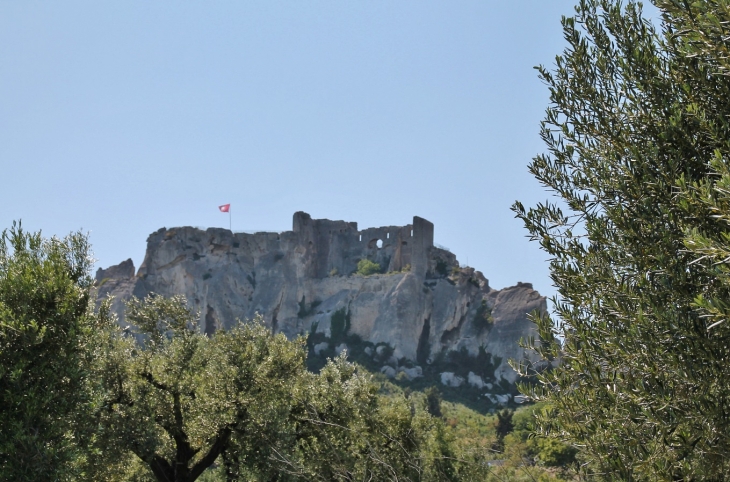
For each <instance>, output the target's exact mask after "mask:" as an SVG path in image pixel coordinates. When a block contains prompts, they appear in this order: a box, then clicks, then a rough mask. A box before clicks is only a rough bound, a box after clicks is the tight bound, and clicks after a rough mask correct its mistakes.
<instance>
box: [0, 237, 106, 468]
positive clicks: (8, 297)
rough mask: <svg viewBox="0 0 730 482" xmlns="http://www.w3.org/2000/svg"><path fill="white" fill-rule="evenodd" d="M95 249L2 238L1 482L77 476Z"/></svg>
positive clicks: (69, 240)
mask: <svg viewBox="0 0 730 482" xmlns="http://www.w3.org/2000/svg"><path fill="white" fill-rule="evenodd" d="M91 263H92V262H91V258H90V256H89V244H88V241H87V238H86V236H84V235H83V234H81V233H74V234H71V235H69V236H67V237H65V238H63V239H59V238H55V237H54V238H50V239H49V238H44V237H43V236H41V233H40V232H37V233H29V232H26V231H24V230H23V229H22V226H21V224H20V223H17V224H16V223H14V224H13V227H12V228H10V229H9V230H5V231H3V232H2V235H1V236H0V480H71V479H74V478H75V477H76V476H77V475H78V466H79V460H81V459H82V458H83V457H82V453H83V450H82V449H83V443H84V440H86V438H85V437H84V433H85V431H84V427H82V423H81V422H82V421H83V417H82V416H80V414H81V413H82V412H83V410H84V409H85V408H87V407H88V403H89V397H88V396H87V394H88V392H87V391H86V390H85V389H84V387H85V384H86V382H87V378H88V377H87V376H88V372H87V370H86V368H85V367H86V364H85V360H86V353H87V344H88V343H89V341H90V340H91V338H92V336H91V335H92V334H93V332H94V331H95V330H94V329H95V321H94V320H95V318H94V316H93V312H92V311H90V310H89V291H90V287H91V284H92V281H91V278H90V276H89V269H90V267H91Z"/></svg>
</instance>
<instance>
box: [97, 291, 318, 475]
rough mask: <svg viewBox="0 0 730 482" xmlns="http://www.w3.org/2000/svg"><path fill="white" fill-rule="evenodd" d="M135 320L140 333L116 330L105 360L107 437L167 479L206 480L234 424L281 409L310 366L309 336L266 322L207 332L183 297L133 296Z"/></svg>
mask: <svg viewBox="0 0 730 482" xmlns="http://www.w3.org/2000/svg"><path fill="white" fill-rule="evenodd" d="M126 319H127V320H128V321H129V322H130V323H132V324H133V325H134V326H136V327H137V329H136V330H133V332H132V333H129V334H125V333H123V332H120V331H118V330H117V331H115V332H114V333H113V334H112V335H111V336H110V337H109V339H108V343H107V345H106V347H105V349H104V350H102V351H101V352H100V354H99V356H98V357H97V362H98V365H97V376H98V377H99V379H100V380H101V382H100V383H101V386H102V387H103V390H104V397H103V403H102V404H101V408H100V410H99V411H98V414H97V416H98V420H99V422H98V423H99V427H100V428H99V436H98V440H97V443H98V445H99V446H101V447H104V449H105V450H107V451H109V450H117V451H119V452H127V453H130V452H131V453H132V454H134V456H136V457H137V458H138V459H139V460H140V461H142V462H143V463H144V464H145V465H146V466H147V467H148V468H149V470H150V471H151V473H152V474H154V477H155V478H156V479H157V480H160V481H166V482H167V481H170V482H172V481H175V482H189V481H194V480H196V479H197V478H198V477H199V476H200V475H201V474H202V473H203V472H204V471H205V470H206V469H207V468H208V467H210V466H211V465H212V464H213V462H215V461H216V459H217V458H218V457H219V456H220V455H221V454H222V453H223V451H224V450H226V449H227V448H229V446H230V443H231V436H232V434H233V432H234V430H235V431H238V432H244V433H245V432H246V431H247V430H253V429H255V425H254V424H253V423H252V420H253V419H260V418H262V417H264V415H262V414H264V413H265V414H269V415H270V414H274V413H276V411H277V406H278V405H279V404H281V403H285V401H286V400H287V398H288V397H290V396H291V387H292V385H293V382H294V381H296V380H297V378H298V377H299V376H300V374H301V373H302V372H303V371H304V369H305V368H304V357H305V351H304V344H303V340H301V339H300V340H297V341H294V342H290V341H288V340H287V339H286V337H285V336H284V335H281V334H280V335H272V334H271V333H270V332H269V331H268V330H267V329H266V328H265V327H264V326H263V324H262V323H260V320H254V322H251V323H246V324H243V323H240V324H238V325H237V326H234V327H233V328H231V329H230V330H226V331H218V332H216V333H215V334H213V335H211V336H207V335H206V334H204V333H201V332H200V331H199V330H198V328H197V324H196V320H197V316H196V314H195V313H194V312H193V311H191V310H190V309H189V308H188V307H187V305H186V301H185V298H184V297H181V296H178V297H173V298H164V297H161V296H149V297H147V298H146V299H144V300H139V299H132V300H131V301H130V302H129V303H128V304H127V311H126ZM274 420H275V418H274Z"/></svg>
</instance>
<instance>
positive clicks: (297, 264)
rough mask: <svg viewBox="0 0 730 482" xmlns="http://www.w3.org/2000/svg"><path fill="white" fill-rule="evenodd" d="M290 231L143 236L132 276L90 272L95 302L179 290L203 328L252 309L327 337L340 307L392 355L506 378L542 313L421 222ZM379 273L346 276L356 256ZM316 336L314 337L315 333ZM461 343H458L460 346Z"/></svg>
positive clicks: (354, 329) (533, 294) (303, 219)
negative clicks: (466, 359) (468, 263)
mask: <svg viewBox="0 0 730 482" xmlns="http://www.w3.org/2000/svg"><path fill="white" fill-rule="evenodd" d="M293 224H294V226H293V230H292V231H286V232H282V233H255V234H246V233H232V232H231V231H229V230H226V229H215V228H210V229H207V230H205V231H204V230H201V229H197V228H192V227H182V228H173V229H165V228H163V229H160V230H159V231H157V232H155V233H153V234H152V235H150V237H149V238H148V240H147V253H146V255H145V259H144V262H143V263H142V266H140V268H139V271H138V272H137V273H136V274H135V273H134V266H133V265H132V264H131V260H128V261H125V262H124V263H122V264H121V265H119V266H116V267H111V268H109V269H107V270H102V269H100V270H99V272H98V273H97V286H98V290H99V297H100V298H101V297H104V296H107V295H113V296H115V302H114V305H113V309H114V310H115V311H116V312H117V314H118V315H119V317H120V320H122V322H123V319H124V313H123V304H122V302H123V301H124V300H126V299H128V298H129V297H130V296H132V295H134V296H138V297H143V296H145V295H147V294H148V293H158V294H162V295H166V296H169V295H173V294H184V295H185V296H186V297H187V298H188V300H189V302H190V303H191V305H192V306H193V307H194V308H195V309H197V310H199V312H200V326H201V329H202V330H204V331H205V332H208V333H210V332H212V331H214V330H216V329H219V328H226V327H227V326H230V325H231V324H232V323H234V322H235V320H237V319H249V318H252V317H253V316H254V315H255V314H256V313H260V314H262V315H263V317H264V318H265V320H266V323H267V324H268V325H269V326H270V327H271V328H272V329H273V330H275V331H277V332H283V333H285V334H286V335H287V336H290V337H291V336H296V335H297V334H300V333H310V332H315V333H321V334H324V336H325V337H329V336H331V332H332V326H331V325H332V319H333V317H334V315H335V314H336V313H346V314H347V320H348V326H349V333H351V334H356V335H359V336H360V337H361V338H362V339H363V340H365V341H368V342H371V343H372V344H373V345H383V344H387V345H390V347H392V349H393V356H394V357H395V358H396V359H402V358H405V359H407V360H411V361H413V363H414V364H419V365H424V364H425V365H428V364H429V363H431V362H432V361H433V360H435V359H436V358H437V357H438V356H439V355H441V356H443V354H445V353H447V352H450V351H463V350H465V351H467V352H468V353H470V354H472V355H476V354H477V353H478V352H479V350H480V347H482V348H483V349H484V351H486V352H487V353H490V354H492V355H493V356H496V357H499V358H501V363H500V364H499V366H498V367H497V368H496V371H495V373H494V375H495V378H496V379H499V378H500V377H502V378H504V379H507V380H509V381H513V380H514V379H515V378H516V374H515V373H514V371H513V370H512V369H511V368H510V367H509V366H508V365H507V363H506V362H507V360H508V359H521V358H523V357H524V356H525V353H524V352H523V350H522V349H521V348H520V347H519V346H518V340H519V339H520V338H526V337H528V336H534V335H535V331H534V325H533V324H532V323H531V322H530V321H529V320H528V319H527V314H528V313H529V312H530V311H532V310H535V309H539V310H545V308H546V303H545V298H544V297H541V296H540V295H539V293H538V292H537V291H535V290H533V289H532V286H531V285H530V284H526V283H519V284H518V285H517V286H514V287H511V288H505V289H503V290H499V291H498V290H494V289H492V288H490V287H489V283H488V281H487V279H485V278H484V276H483V275H482V273H481V272H479V271H475V270H474V269H473V268H460V267H459V264H458V262H457V260H456V257H455V256H454V255H453V254H452V253H450V252H449V251H447V250H445V249H440V248H438V247H436V246H434V244H433V224H431V223H430V222H428V221H427V220H425V219H422V218H419V217H414V218H413V224H409V225H407V226H385V227H380V228H369V229H364V230H358V228H357V223H352V222H344V221H330V220H327V219H312V218H311V217H310V216H309V215H308V214H306V213H303V212H298V213H296V214H294V223H293ZM362 259H368V260H370V261H373V262H375V263H378V264H379V265H380V266H381V268H382V273H381V274H373V275H370V276H362V275H359V274H357V273H356V271H357V265H358V262H359V261H360V260H362ZM319 336H320V338H321V335H319ZM462 349H463V350H462Z"/></svg>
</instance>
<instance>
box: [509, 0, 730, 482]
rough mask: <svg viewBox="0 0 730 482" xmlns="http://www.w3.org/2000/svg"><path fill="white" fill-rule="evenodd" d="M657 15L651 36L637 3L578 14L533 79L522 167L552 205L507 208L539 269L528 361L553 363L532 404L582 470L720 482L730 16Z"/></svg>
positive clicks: (727, 292) (604, 4)
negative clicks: (531, 119)
mask: <svg viewBox="0 0 730 482" xmlns="http://www.w3.org/2000/svg"><path fill="white" fill-rule="evenodd" d="M654 3H655V5H656V6H657V7H658V8H659V9H660V11H661V14H662V16H661V26H655V25H654V24H653V23H651V22H650V21H649V20H647V19H645V18H644V17H643V16H642V8H641V5H640V4H638V3H636V2H633V1H629V2H626V3H623V2H617V1H609V0H605V1H598V0H583V1H581V2H580V4H579V5H578V6H577V7H576V13H575V15H574V16H572V17H566V18H564V19H563V29H564V33H565V38H566V40H567V42H568V48H567V49H566V50H565V52H564V53H563V54H562V55H560V56H558V57H557V59H556V65H555V67H554V68H553V69H547V68H543V67H541V68H539V73H540V77H541V79H542V80H543V81H544V82H545V83H546V84H547V85H548V87H549V89H550V94H551V95H550V101H551V103H550V106H549V108H548V110H547V113H546V117H545V120H544V121H543V123H542V129H541V135H542V138H543V140H544V141H545V143H546V146H547V153H546V154H543V155H540V156H538V157H536V158H535V159H534V160H533V162H532V164H531V165H530V171H531V172H532V173H533V174H534V175H535V177H536V178H537V179H538V180H539V181H540V182H541V183H542V184H544V185H545V186H546V187H548V188H549V190H550V191H551V192H552V193H553V194H554V195H555V196H556V197H557V199H558V200H557V201H555V202H547V203H544V204H540V205H538V206H536V207H534V208H531V209H529V210H525V208H523V206H522V205H521V204H519V203H516V205H515V207H514V209H515V211H516V213H517V215H518V217H520V218H521V219H522V220H523V221H524V222H525V225H526V227H527V229H528V230H529V231H530V234H531V236H532V238H533V239H534V240H537V241H539V243H540V245H541V246H542V248H543V249H544V250H545V251H546V253H548V255H549V256H550V269H551V277H552V280H553V282H554V284H555V286H556V287H557V289H558V295H557V296H556V298H555V300H554V302H555V307H556V318H555V320H552V319H550V318H548V317H539V316H537V317H536V321H537V322H538V325H539V328H540V336H541V338H542V340H543V341H542V344H541V346H539V347H537V349H538V351H539V352H540V353H541V354H542V355H543V356H544V357H545V358H546V359H548V360H553V359H556V358H560V360H561V362H562V363H561V365H560V367H559V368H557V369H555V370H553V371H550V372H546V373H544V374H543V375H541V376H540V377H539V381H540V383H539V384H538V386H537V388H536V389H534V390H533V392H532V395H533V396H535V398H537V399H548V400H550V401H551V406H552V410H551V411H549V412H548V413H545V414H544V416H543V417H541V418H540V420H539V425H538V426H539V429H540V430H541V432H542V433H543V434H544V435H550V436H556V437H558V438H562V439H564V440H566V441H568V442H570V443H572V444H573V445H574V446H575V447H577V448H579V449H580V452H581V454H580V455H581V457H583V458H584V459H586V460H587V461H589V462H591V465H589V466H587V467H589V469H588V470H593V471H595V472H596V473H600V474H604V476H605V477H606V478H609V479H613V478H615V479H618V480H643V479H651V480H657V479H658V480H699V479H703V480H723V479H725V478H727V477H728V476H730V462H728V461H729V460H730V419H729V418H728V414H730V383H729V382H728V380H727V377H726V376H725V374H726V372H727V366H728V347H729V346H730V327H728V326H725V325H727V324H724V323H722V321H723V320H724V319H725V317H726V316H727V313H728V310H727V309H726V304H725V303H726V301H727V300H728V299H730V298H729V296H730V284H728V282H727V279H728V278H727V259H728V252H729V251H728V249H727V246H728V240H730V236H729V235H728V224H727V214H728V210H727V208H728V207H729V206H730V203H728V197H727V193H728V192H729V191H728V190H727V189H726V187H727V186H730V183H729V182H728V180H729V179H730V177H729V176H728V167H727V166H728V160H729V159H730V124H729V123H728V119H730V103H729V102H728V99H729V98H730V96H729V95H730V78H729V77H728V76H727V72H728V69H727V66H728V47H730V40H729V39H730V36H729V35H728V33H729V32H728V26H729V25H730V9H729V7H728V4H727V2H724V1H694V2H684V1H673V0H657V1H656V2H654ZM657 29H658V30H657ZM556 324H557V325H556ZM556 326H557V328H556ZM559 338H562V339H563V340H564V342H563V343H562V344H561V343H559V342H558V341H557V340H558V339H559Z"/></svg>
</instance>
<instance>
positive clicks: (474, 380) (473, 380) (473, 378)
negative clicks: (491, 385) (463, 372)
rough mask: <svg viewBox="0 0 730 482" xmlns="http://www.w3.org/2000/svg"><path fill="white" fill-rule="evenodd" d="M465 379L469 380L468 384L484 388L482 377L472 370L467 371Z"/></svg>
mask: <svg viewBox="0 0 730 482" xmlns="http://www.w3.org/2000/svg"><path fill="white" fill-rule="evenodd" d="M467 381H468V382H469V385H471V386H472V387H475V388H484V380H482V377H480V376H479V375H477V374H475V373H474V372H469V375H468V377H467Z"/></svg>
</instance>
